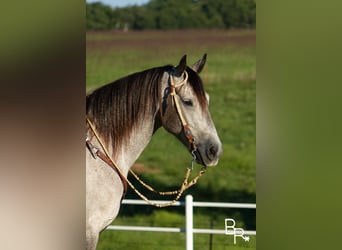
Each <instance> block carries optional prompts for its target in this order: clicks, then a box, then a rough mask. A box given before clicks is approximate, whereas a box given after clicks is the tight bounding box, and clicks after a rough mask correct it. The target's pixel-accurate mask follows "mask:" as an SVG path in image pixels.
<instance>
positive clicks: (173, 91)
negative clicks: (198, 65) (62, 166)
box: [86, 71, 206, 207]
mask: <svg viewBox="0 0 342 250" xmlns="http://www.w3.org/2000/svg"><path fill="white" fill-rule="evenodd" d="M184 75H185V77H184V79H183V80H182V81H181V82H180V83H178V84H177V85H175V84H174V81H173V77H172V75H171V74H169V77H170V78H169V79H170V89H171V91H170V96H171V97H172V100H173V103H174V104H175V108H176V111H177V114H178V116H179V119H180V121H181V123H182V127H183V131H184V135H185V137H186V138H187V140H188V142H189V149H190V151H191V154H192V157H193V159H192V161H191V167H190V168H189V167H188V168H187V172H186V174H185V178H184V181H183V183H182V185H181V187H180V189H179V190H175V191H168V192H158V191H156V190H154V189H153V188H152V187H151V186H149V185H147V184H146V183H144V182H143V181H142V180H141V179H140V178H139V177H138V176H137V175H136V174H135V173H134V172H133V171H132V170H129V171H130V173H131V174H132V175H133V176H134V177H135V178H136V179H137V180H138V181H139V182H140V183H141V184H142V185H143V186H144V187H146V188H147V189H148V190H150V191H152V192H155V193H158V194H159V195H177V196H176V198H175V199H174V200H172V201H170V202H166V203H154V202H152V201H150V200H149V199H147V198H146V197H145V196H144V195H143V194H141V193H140V192H139V191H138V190H137V189H136V188H135V187H134V185H133V184H132V183H131V182H130V181H129V180H128V179H127V177H125V175H124V174H123V173H122V172H121V169H120V168H119V167H118V165H117V164H116V163H115V162H114V161H113V159H112V158H111V156H110V154H109V152H108V150H107V149H106V148H105V146H104V144H103V142H102V140H101V139H100V137H99V135H98V134H97V132H96V129H95V127H94V125H93V124H92V122H91V121H90V120H89V118H88V117H86V122H87V123H88V124H89V127H90V129H91V130H92V131H93V133H94V135H95V137H96V139H97V140H98V142H99V143H100V145H101V147H102V149H103V151H104V152H105V153H103V152H101V151H100V150H99V149H98V148H97V147H95V146H94V145H92V143H91V142H90V140H89V138H88V136H86V147H87V148H88V150H89V151H90V153H91V155H92V156H93V158H94V159H96V158H97V157H99V158H100V159H101V160H102V161H104V162H105V163H107V164H108V165H109V166H110V167H111V168H112V169H113V170H114V171H115V172H117V174H118V175H119V177H120V179H121V182H122V185H123V189H124V192H123V195H122V199H123V197H124V195H125V194H126V192H127V183H128V184H129V185H130V187H131V188H132V189H133V190H134V191H135V192H136V193H137V194H138V195H139V196H140V197H141V198H142V199H143V200H145V201H146V202H147V203H148V204H150V205H153V206H156V207H166V206H170V205H172V204H174V203H175V202H176V201H177V200H179V198H180V197H181V195H182V194H183V192H184V191H185V190H186V189H188V188H189V187H191V186H193V185H194V184H196V183H197V181H198V179H199V178H200V177H201V176H202V175H203V174H204V173H205V171H206V168H205V167H203V168H202V169H201V170H200V171H199V173H198V174H197V176H195V177H194V178H193V179H192V180H191V181H188V180H189V177H190V173H191V171H192V170H193V163H194V161H195V160H196V155H195V152H196V150H197V147H196V144H195V138H194V136H193V134H192V132H191V129H190V127H189V126H188V124H187V122H186V119H185V117H184V115H183V112H182V109H181V107H180V105H179V101H178V98H177V92H176V89H177V88H179V87H181V86H183V85H184V84H185V83H186V82H187V80H188V73H187V72H186V71H184ZM160 109H162V106H161V107H160ZM161 113H162V112H161Z"/></svg>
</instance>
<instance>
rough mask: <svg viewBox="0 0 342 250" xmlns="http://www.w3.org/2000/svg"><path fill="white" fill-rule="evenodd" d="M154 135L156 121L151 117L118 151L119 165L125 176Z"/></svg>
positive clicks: (131, 134)
mask: <svg viewBox="0 0 342 250" xmlns="http://www.w3.org/2000/svg"><path fill="white" fill-rule="evenodd" d="M153 133H154V119H153V118H152V117H151V119H149V120H148V121H145V122H144V124H141V125H140V126H137V127H136V128H135V129H134V130H133V131H132V132H131V133H130V135H129V137H128V138H127V142H126V143H123V145H122V147H121V149H118V150H119V152H118V153H117V163H118V165H119V167H120V169H121V170H122V171H123V173H124V174H125V175H127V173H128V171H129V169H130V168H131V167H132V165H133V164H134V162H135V161H136V160H137V159H138V157H139V156H140V155H141V153H142V152H143V150H144V149H145V148H146V146H147V144H148V143H149V142H150V140H151V138H152V135H153Z"/></svg>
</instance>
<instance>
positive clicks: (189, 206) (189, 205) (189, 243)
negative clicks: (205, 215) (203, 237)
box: [185, 194, 194, 250]
mask: <svg viewBox="0 0 342 250" xmlns="http://www.w3.org/2000/svg"><path fill="white" fill-rule="evenodd" d="M185 219H186V223H185V227H186V228H185V234H186V250H193V246H194V237H193V231H194V230H193V226H194V225H193V197H192V195H190V194H188V195H187V196H185Z"/></svg>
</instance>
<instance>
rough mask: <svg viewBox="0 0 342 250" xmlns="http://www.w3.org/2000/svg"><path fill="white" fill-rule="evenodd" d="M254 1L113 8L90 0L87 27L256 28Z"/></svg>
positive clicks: (184, 0)
mask: <svg viewBox="0 0 342 250" xmlns="http://www.w3.org/2000/svg"><path fill="white" fill-rule="evenodd" d="M255 25H256V1H255V0H150V1H149V2H148V3H147V4H145V5H142V6H136V5H134V6H129V7H123V8H111V7H110V6H107V5H105V4H102V3H100V2H95V3H87V5H86V27H87V30H111V29H123V30H128V29H134V30H144V29H196V28H254V27H255Z"/></svg>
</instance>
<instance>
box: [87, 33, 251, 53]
mask: <svg viewBox="0 0 342 250" xmlns="http://www.w3.org/2000/svg"><path fill="white" fill-rule="evenodd" d="M255 41H256V31H255V30H168V31H164V30H160V31H159V30H147V31H127V32H123V31H118V30H113V31H88V32H87V48H88V49H91V48H92V47H95V48H98V47H123V48H127V47H129V48H131V49H134V48H157V47H158V48H160V47H170V46H179V45H184V46H187V45H189V46H191V45H192V44H193V45H200V44H206V45H217V46H219V45H222V44H225V45H227V44H232V45H237V46H239V45H241V46H244V45H249V44H253V43H255Z"/></svg>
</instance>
